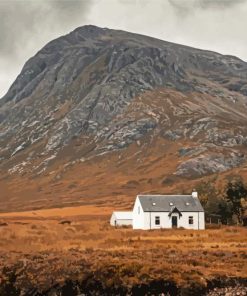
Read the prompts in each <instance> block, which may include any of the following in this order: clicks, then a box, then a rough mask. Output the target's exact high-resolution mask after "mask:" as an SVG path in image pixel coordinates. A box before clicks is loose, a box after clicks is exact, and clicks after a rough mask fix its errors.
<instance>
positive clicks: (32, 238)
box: [0, 211, 247, 290]
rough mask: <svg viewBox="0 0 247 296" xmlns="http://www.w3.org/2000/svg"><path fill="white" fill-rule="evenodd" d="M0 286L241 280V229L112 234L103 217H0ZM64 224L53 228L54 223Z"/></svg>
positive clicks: (244, 264) (245, 263) (246, 235)
mask: <svg viewBox="0 0 247 296" xmlns="http://www.w3.org/2000/svg"><path fill="white" fill-rule="evenodd" d="M0 219H1V221H2V224H3V226H2V227H0V237H1V240H0V283H1V281H2V282H3V280H4V278H6V275H8V273H9V272H10V271H11V270H14V271H15V275H16V277H17V278H16V283H15V284H16V285H17V286H19V287H21V288H22V289H23V287H25V289H29V288H32V287H38V288H39V289H41V290H42V289H47V288H48V287H50V286H52V285H54V284H62V283H63V282H64V281H65V280H66V279H74V280H83V279H85V278H88V277H89V276H93V277H94V280H98V281H99V282H104V283H105V285H106V286H109V287H110V286H113V285H125V286H131V285H135V284H138V283H148V282H150V281H152V280H158V279H166V280H170V281H174V282H175V283H176V284H177V285H178V286H188V285H191V284H193V285H194V284H195V283H197V284H199V285H202V286H203V285H206V284H207V281H208V280H210V279H214V278H218V277H235V278H247V229H245V228H242V227H222V228H220V229H208V230H205V231H190V230H182V229H178V230H158V231H157V230H155V231H133V230H132V229H130V228H112V227H111V226H110V225H109V222H108V221H109V214H108V213H107V214H105V215H102V214H99V213H96V214H93V215H87V211H85V212H84V213H83V214H82V215H78V213H77V215H76V216H70V217H63V218H61V217H58V216H54V217H52V216H51V217H40V216H36V215H35V214H34V215H33V216H30V215H28V216H26V217H25V216H23V217H19V218H18V217H6V216H5V217H2V218H0ZM62 220H63V221H64V222H65V223H64V224H61V221H62Z"/></svg>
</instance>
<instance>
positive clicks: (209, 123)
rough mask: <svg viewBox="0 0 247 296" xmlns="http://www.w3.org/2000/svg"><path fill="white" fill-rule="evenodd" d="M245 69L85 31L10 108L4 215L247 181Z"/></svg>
mask: <svg viewBox="0 0 247 296" xmlns="http://www.w3.org/2000/svg"><path fill="white" fill-rule="evenodd" d="M246 114H247V63H245V62H243V61H241V60H240V59H238V58H236V57H233V56H224V55H221V54H218V53H215V52H210V51H203V50H198V49H194V48H190V47H186V46H182V45H178V44H173V43H169V42H165V41H161V40H157V39H153V38H150V37H147V36H141V35H137V34H132V33H128V32H123V31H116V30H110V29H105V28H98V27H95V26H84V27H80V28H77V29H76V30H74V31H73V32H71V33H69V34H68V35H66V36H62V37H60V38H58V39H56V40H53V41H51V42H50V43H48V44H47V45H46V46H45V47H44V48H42V49H41V50H40V51H39V52H38V53H37V54H36V55H35V56H34V57H32V58H31V59H30V60H28V61H27V62H26V64H25V65H24V67H23V69H22V71H21V73H20V75H19V76H18V77H17V79H16V80H15V82H14V83H13V85H12V86H11V87H10V89H9V91H8V92H7V94H6V95H5V96H4V97H3V98H2V99H1V100H0V160H1V163H0V176H1V179H0V186H1V196H0V209H1V210H2V211H6V210H11V209H13V210H16V209H29V208H41V207H44V205H45V206H47V207H49V206H58V205H59V206H61V205H65V204H66V205H67V204H77V203H99V204H100V203H102V202H104V203H106V204H107V203H111V204H112V202H115V203H116V204H117V203H121V205H122V206H128V205H129V201H130V200H133V198H134V195H135V194H136V193H138V192H151V191H152V192H160V193H162V192H172V191H175V190H176V191H178V190H179V191H182V190H190V189H191V188H192V186H193V184H194V183H195V182H197V180H198V178H201V177H204V176H211V175H214V176H216V177H217V176H218V173H221V175H224V174H228V173H234V172H238V173H239V174H242V175H244V174H245V173H246V172H245V171H246V167H245V166H246V144H247V127H246V126H247V125H246V123H247V115H246Z"/></svg>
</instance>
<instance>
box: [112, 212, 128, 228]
mask: <svg viewBox="0 0 247 296" xmlns="http://www.w3.org/2000/svg"><path fill="white" fill-rule="evenodd" d="M115 221H116V224H115ZM132 223H133V220H132V219H117V217H116V215H115V213H113V214H112V216H111V219H110V224H111V225H112V226H124V225H132Z"/></svg>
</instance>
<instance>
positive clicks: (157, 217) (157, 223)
mask: <svg viewBox="0 0 247 296" xmlns="http://www.w3.org/2000/svg"><path fill="white" fill-rule="evenodd" d="M155 225H160V216H155Z"/></svg>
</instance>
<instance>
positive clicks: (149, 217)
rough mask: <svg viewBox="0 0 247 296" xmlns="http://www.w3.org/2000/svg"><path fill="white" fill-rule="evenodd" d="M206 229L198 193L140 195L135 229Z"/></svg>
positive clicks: (134, 216)
mask: <svg viewBox="0 0 247 296" xmlns="http://www.w3.org/2000/svg"><path fill="white" fill-rule="evenodd" d="M178 227H183V228H186V229H205V217H204V210H203V208H202V205H201V203H200V201H199V199H198V195H197V192H192V194H191V195H138V196H137V197H136V201H135V205H134V209H133V229H158V228H178Z"/></svg>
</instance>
